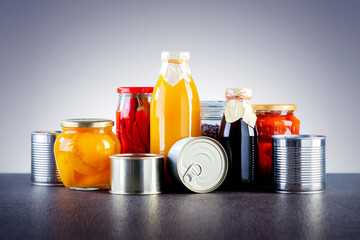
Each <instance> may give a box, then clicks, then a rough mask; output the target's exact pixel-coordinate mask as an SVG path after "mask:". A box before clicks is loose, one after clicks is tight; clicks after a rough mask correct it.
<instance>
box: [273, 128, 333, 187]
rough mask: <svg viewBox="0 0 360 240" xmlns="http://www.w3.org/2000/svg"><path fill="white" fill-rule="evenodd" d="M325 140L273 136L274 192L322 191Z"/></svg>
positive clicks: (321, 138)
mask: <svg viewBox="0 0 360 240" xmlns="http://www.w3.org/2000/svg"><path fill="white" fill-rule="evenodd" d="M325 139H326V137H325V136H322V135H276V136H272V144H273V173H274V188H275V191H276V192H284V193H316V192H323V191H324V190H325V177H326V171H325Z"/></svg>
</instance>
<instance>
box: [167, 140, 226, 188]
mask: <svg viewBox="0 0 360 240" xmlns="http://www.w3.org/2000/svg"><path fill="white" fill-rule="evenodd" d="M167 169H168V172H169V175H170V176H171V177H172V178H174V179H175V180H176V181H177V182H179V183H180V184H182V185H184V186H185V187H186V188H188V189H189V190H191V191H193V192H197V193H208V192H212V191H214V190H215V189H216V188H218V187H219V186H220V185H221V183H222V182H223V181H224V180H225V177H226V174H227V171H228V158H227V155H226V152H225V150H224V148H223V147H222V146H221V144H220V143H219V142H217V141H216V140H214V139H212V138H209V137H189V138H184V139H181V140H179V141H177V142H176V143H175V144H174V145H173V146H172V147H171V149H170V151H169V153H168V157H167Z"/></svg>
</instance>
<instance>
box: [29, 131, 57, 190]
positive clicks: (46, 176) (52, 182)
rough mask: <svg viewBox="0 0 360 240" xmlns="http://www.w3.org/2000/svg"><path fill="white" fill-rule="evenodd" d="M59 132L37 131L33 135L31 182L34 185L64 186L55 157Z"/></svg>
mask: <svg viewBox="0 0 360 240" xmlns="http://www.w3.org/2000/svg"><path fill="white" fill-rule="evenodd" d="M60 133H61V132H59V131H35V132H33V133H32V134H31V182H32V184H34V185H42V186H62V185H63V184H62V182H61V178H60V175H59V171H58V169H57V166H56V162H55V156H54V143H55V140H56V137H57V136H58V135H59V134H60Z"/></svg>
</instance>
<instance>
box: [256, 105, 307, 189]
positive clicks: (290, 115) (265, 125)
mask: <svg viewBox="0 0 360 240" xmlns="http://www.w3.org/2000/svg"><path fill="white" fill-rule="evenodd" d="M252 107H253V109H254V110H255V113H256V116H257V121H256V128H257V131H258V149H259V164H258V170H257V172H258V174H259V177H258V184H259V185H260V186H262V187H271V186H272V184H273V176H272V165H273V164H272V140H271V136H272V135H293V134H299V132H300V120H299V119H297V118H296V117H295V115H294V111H295V110H296V105H294V104H265V105H252Z"/></svg>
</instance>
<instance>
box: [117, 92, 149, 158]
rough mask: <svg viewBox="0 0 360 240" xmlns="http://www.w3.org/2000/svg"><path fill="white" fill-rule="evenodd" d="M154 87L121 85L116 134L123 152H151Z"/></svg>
mask: <svg viewBox="0 0 360 240" xmlns="http://www.w3.org/2000/svg"><path fill="white" fill-rule="evenodd" d="M153 89H154V88H153V87H119V88H118V89H117V92H118V93H119V104H118V107H117V111H116V136H117V137H118V138H119V140H120V143H121V153H149V152H150V100H151V94H152V92H153Z"/></svg>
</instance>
